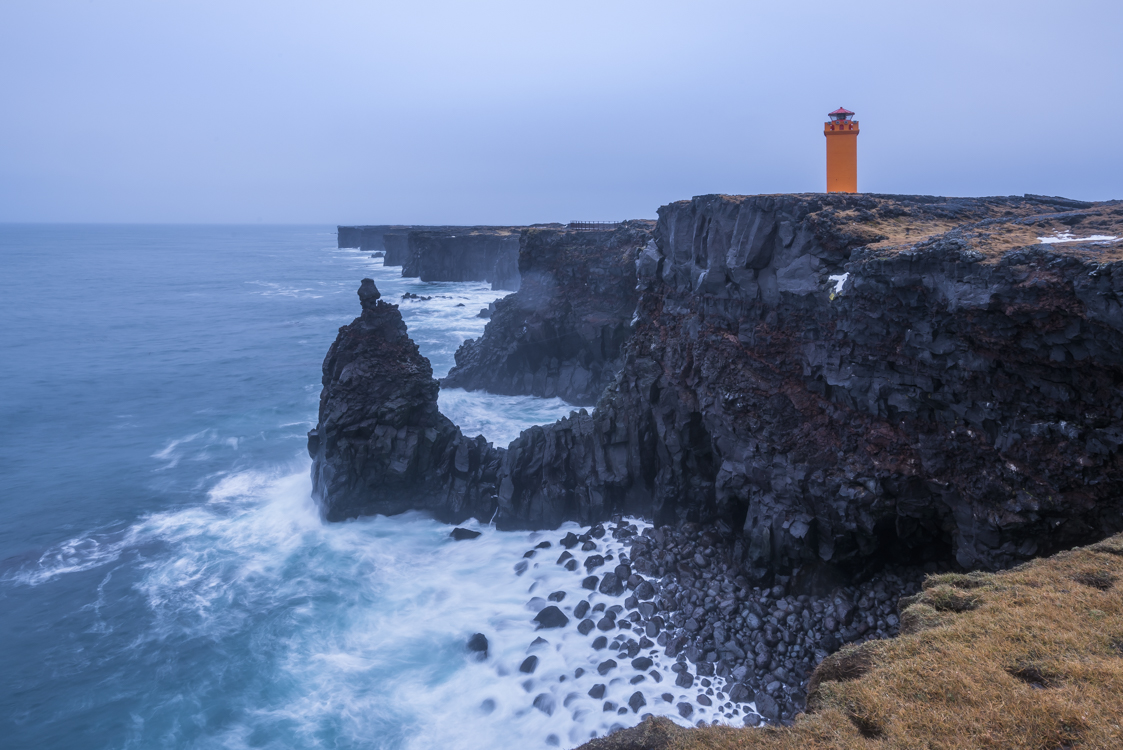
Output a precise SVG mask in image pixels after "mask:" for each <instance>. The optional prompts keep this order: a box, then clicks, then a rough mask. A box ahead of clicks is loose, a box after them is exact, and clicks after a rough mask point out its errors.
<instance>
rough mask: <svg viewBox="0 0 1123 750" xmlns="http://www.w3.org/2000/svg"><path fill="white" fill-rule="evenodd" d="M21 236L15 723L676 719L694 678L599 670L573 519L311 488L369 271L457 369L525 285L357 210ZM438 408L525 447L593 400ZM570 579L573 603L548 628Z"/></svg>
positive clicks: (350, 727)
mask: <svg viewBox="0 0 1123 750" xmlns="http://www.w3.org/2000/svg"><path fill="white" fill-rule="evenodd" d="M0 257H2V259H3V274H0V310H2V313H3V314H2V316H0V320H2V321H3V325H2V326H0V393H2V394H3V399H2V409H3V411H2V414H3V417H4V419H3V433H2V435H0V478H2V481H3V492H2V493H0V513H2V518H3V523H2V524H0V674H2V675H3V682H2V687H0V745H2V746H4V747H20V748H22V747H28V748H30V747H35V748H164V747H168V748H319V747H330V748H386V749H390V748H433V747H442V748H496V747H522V748H534V747H551V746H559V747H572V746H575V745H577V744H580V743H581V742H583V741H585V740H586V739H588V738H589V737H591V736H594V735H598V734H604V733H606V732H607V731H609V730H611V729H612V728H613V727H618V726H627V725H631V724H635V723H637V722H638V721H639V719H640V716H642V715H643V714H645V713H654V714H663V715H669V716H673V717H674V718H676V720H677V719H678V715H677V713H676V711H675V701H677V700H680V699H682V698H684V697H685V696H683V695H680V693H681V691H677V689H675V688H674V687H673V686H672V685H671V684H670V681H662V682H661V683H657V682H656V681H655V680H656V678H657V677H658V675H655V676H652V675H650V674H648V675H647V676H646V677H643V678H642V679H640V680H639V681H638V682H635V683H634V682H633V681H635V680H637V677H638V676H639V675H641V674H643V672H642V671H637V670H635V669H633V668H632V667H631V666H630V665H628V664H627V663H623V662H622V663H621V664H620V665H619V666H618V667H617V668H615V669H613V670H610V671H609V672H608V673H606V674H605V675H604V676H601V675H600V674H598V673H597V666H598V664H601V663H603V662H604V661H605V660H607V659H610V658H613V657H614V656H615V651H614V650H613V649H611V648H609V649H606V650H603V651H599V652H597V651H594V650H593V649H591V648H590V645H589V644H590V642H591V639H592V638H593V637H594V636H596V635H598V634H599V631H594V632H593V634H591V635H590V636H588V637H586V636H581V635H580V634H579V633H577V631H576V630H575V628H574V627H573V625H574V624H575V620H573V619H572V608H573V606H574V605H576V604H577V603H578V602H579V601H580V600H581V599H582V598H587V599H589V600H590V603H592V604H597V603H603V604H607V605H609V606H611V605H613V604H615V603H618V598H614V597H605V596H603V595H600V594H597V593H594V592H589V591H587V590H584V589H582V588H581V586H580V583H581V578H582V576H584V575H585V571H584V570H580V569H579V570H578V571H576V572H570V571H566V570H564V569H563V568H562V567H561V566H560V565H557V564H556V562H555V561H556V558H557V557H558V555H559V554H560V553H561V551H562V550H561V548H560V547H559V546H558V543H557V542H558V539H559V538H560V537H561V536H562V535H563V534H564V533H565V531H567V530H576V526H574V525H572V524H570V525H568V526H566V527H563V528H562V529H561V530H559V531H554V532H544V533H527V532H499V531H496V530H494V529H492V528H489V527H488V526H487V525H486V524H480V523H478V522H474V521H473V522H470V523H469V524H468V525H469V526H470V527H471V528H474V529H477V530H479V531H480V532H482V535H481V536H480V537H479V538H477V539H474V540H470V541H463V542H454V541H453V540H451V539H450V538H449V532H450V529H451V527H449V526H447V525H444V524H440V523H437V522H436V521H433V520H432V519H430V518H427V517H426V516H424V515H422V514H419V513H407V514H404V515H401V516H396V517H391V518H386V517H373V518H365V519H360V520H357V521H353V522H348V523H340V524H325V523H323V522H322V521H321V520H320V518H319V515H318V513H317V510H316V508H315V507H314V505H313V503H312V501H311V499H310V480H309V466H310V461H309V459H308V456H307V453H306V448H305V444H306V437H305V435H306V433H307V431H308V430H309V429H310V428H311V427H312V426H313V425H314V423H315V420H316V409H317V402H318V398H319V393H320V387H321V386H320V374H321V373H320V366H321V363H322V360H323V357H324V354H325V353H326V351H327V348H328V346H329V345H330V343H331V341H332V340H333V338H334V336H335V333H336V329H337V328H338V327H339V326H341V325H344V324H346V323H348V322H350V321H351V320H352V319H353V318H354V317H355V316H356V315H357V314H358V312H359V304H358V298H357V296H356V294H355V291H356V289H357V288H358V282H359V280H360V279H361V278H363V277H364V276H370V277H371V278H373V279H375V282H376V283H377V285H378V287H379V289H380V290H381V292H382V294H383V298H384V299H386V300H389V301H397V302H399V303H400V305H401V310H402V315H403V317H404V319H405V321H406V324H407V325H408V327H409V332H410V335H411V336H412V337H413V339H414V340H415V341H416V342H417V343H418V344H419V346H420V347H421V351H422V353H423V354H425V355H426V356H427V357H429V359H430V360H431V362H432V363H433V368H434V373H435V375H436V376H437V377H440V376H441V375H443V374H445V373H446V372H447V371H448V369H449V368H450V367H451V366H452V364H453V354H454V352H455V351H456V348H457V347H458V346H459V345H460V343H461V342H462V341H464V340H465V339H467V338H470V337H474V336H478V335H479V334H480V333H481V332H482V330H483V327H484V325H485V323H486V321H485V320H483V319H481V318H479V317H478V313H479V311H480V309H481V308H484V307H486V306H487V304H488V303H489V302H491V301H493V300H495V299H497V298H498V297H500V296H502V295H503V294H505V293H504V292H496V291H492V290H491V289H490V288H489V286H488V285H486V284H483V283H423V282H420V281H418V280H416V279H403V278H401V276H400V269H399V268H383V267H382V261H381V260H380V259H376V258H373V257H371V254H370V253H367V252H360V251H357V250H347V249H339V248H336V247H335V233H334V230H333V228H331V227H190V226H187V227H169V226H157V227H153V226H11V225H9V226H0ZM407 292H412V293H414V294H417V295H419V296H426V297H431V299H429V300H413V299H403V298H402V295H404V294H406V293H407ZM440 405H441V408H442V410H443V411H444V412H445V413H446V414H447V415H448V416H449V417H450V418H452V419H453V420H454V421H456V422H457V423H458V424H460V425H461V426H462V427H463V428H464V431H465V433H467V434H469V435H474V434H483V435H484V436H485V437H487V438H488V439H489V440H493V441H495V442H497V443H498V444H504V445H505V444H506V443H508V442H509V441H510V440H511V439H513V438H514V437H516V436H517V435H518V433H519V431H520V430H522V429H525V428H526V427H528V426H530V425H533V424H539V423H548V422H552V421H554V420H555V419H558V418H559V417H562V416H565V415H566V414H568V413H569V412H570V411H571V409H572V407H570V406H569V405H567V404H565V403H564V402H562V401H560V400H557V399H549V400H547V399H536V398H530V397H506V396H494V395H489V394H483V393H478V392H477V393H466V392H464V391H461V390H451V391H442V393H441V397H440ZM637 523H639V524H641V525H642V521H637ZM546 541H548V542H550V543H551V546H550V548H549V549H537V550H536V551H535V553H534V555H533V556H532V557H530V558H526V557H524V554H525V553H527V552H528V551H529V550H532V549H535V547H536V546H537V545H540V544H541V543H542V542H546ZM600 542H601V543H600V545H599V548H598V552H600V553H602V554H612V555H614V556H615V557H617V558H618V557H619V555H620V554H621V553H622V552H625V551H626V550H625V548H624V547H623V546H622V545H621V544H619V543H617V542H614V541H613V540H612V539H611V537H610V536H606V537H605V538H604V539H602V540H600ZM612 564H613V563H611V562H610V563H609V566H611V565H612ZM598 572H603V571H598ZM555 592H561V593H564V598H562V599H561V601H559V602H557V603H556V604H557V606H559V607H561V608H562V609H563V611H565V612H566V613H567V615H568V616H569V617H570V618H571V622H570V625H569V627H567V628H562V629H557V630H541V631H536V623H535V622H534V621H533V618H534V616H535V614H536V613H537V612H538V611H539V610H540V609H541V608H542V607H543V606H545V605H546V604H547V602H546V597H547V596H548V595H549V594H551V593H555ZM557 597H558V594H556V593H555V598H557ZM477 632H479V633H483V634H485V635H486V637H487V638H488V641H489V644H490V648H489V654H488V657H487V658H486V659H484V660H478V659H476V658H474V657H473V655H472V654H470V653H469V652H468V651H467V649H466V648H465V643H466V641H467V639H468V638H469V637H470V636H471V635H472V634H473V633H477ZM539 637H541V638H543V640H544V641H546V643H542V642H538V643H537V644H535V640H536V639H537V638H539ZM531 654H533V655H536V656H538V657H539V663H538V666H537V668H536V669H535V670H534V672H533V673H525V672H520V671H519V667H520V666H521V665H522V664H523V662H524V661H525V659H526V658H527V656H528V655H531ZM645 654H646V652H645ZM651 654H652V658H653V659H654V661H655V667H656V671H659V670H662V672H663V673H665V674H668V675H670V676H671V677H673V674H672V673H670V672H669V671H666V669H667V667H668V666H669V662H667V663H664V660H663V659H662V658H661V656H660V655H659V653H658V652H656V651H655V650H652V652H651ZM579 670H584V674H583V675H581V676H580V677H577V676H576V675H577V674H578V671H579ZM596 684H604V685H605V686H606V688H605V696H604V697H603V698H601V699H594V698H592V697H591V696H590V695H589V694H588V693H589V690H590V689H591V688H592V687H593V685H596ZM636 692H640V693H641V694H642V695H643V696H644V700H645V705H644V706H643V707H641V708H639V709H638V710H632V709H630V708H627V701H628V699H629V697H631V696H633V695H634V694H635V693H636ZM664 695H666V696H668V697H669V696H673V700H671V701H670V702H668V701H667V700H666V699H665V698H664V697H663V696H664ZM606 702H608V703H609V704H612V707H611V708H609V709H608V710H606V705H605V704H606ZM692 718H693V719H695V720H696V719H698V718H706V716H705V710H704V709H702V710H701V712H700V713H698V714H695V715H694V716H693V717H692Z"/></svg>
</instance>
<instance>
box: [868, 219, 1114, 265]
mask: <svg viewBox="0 0 1123 750" xmlns="http://www.w3.org/2000/svg"><path fill="white" fill-rule="evenodd" d="M1051 212H1052V213H1057V212H1058V211H1051V210H1050V209H1048V208H1045V207H1041V206H1033V205H1029V206H1025V207H1023V208H1021V209H1019V210H1004V211H1003V212H1002V214H998V213H997V212H993V213H992V215H991V216H990V217H989V218H992V219H997V220H998V223H993V224H991V225H989V226H986V227H975V228H964V224H965V223H969V222H961V221H955V220H948V219H938V220H928V221H924V220H917V219H915V218H912V217H898V218H894V219H888V220H879V221H874V222H866V223H864V224H862V226H864V227H865V228H866V229H867V230H870V231H873V232H877V233H878V234H880V235H882V236H884V237H885V239H883V240H880V241H878V242H875V243H872V244H871V245H869V247H871V248H873V249H877V250H888V251H902V250H908V249H911V248H912V247H915V246H916V245H917V244H919V243H922V242H924V241H926V240H929V239H932V238H934V237H937V236H938V235H941V234H945V233H947V232H950V231H952V230H956V229H961V228H962V229H963V231H962V232H961V233H960V237H959V238H960V239H963V240H965V241H966V242H967V245H968V247H969V248H970V249H971V250H976V251H978V252H980V253H982V254H983V255H984V256H985V257H986V258H987V259H988V260H991V261H993V260H997V259H998V258H1000V257H1002V256H1003V255H1004V254H1005V253H1007V252H1009V251H1011V250H1017V249H1019V248H1023V247H1029V246H1032V245H1037V244H1039V243H1040V242H1041V240H1040V239H1039V238H1041V237H1051V236H1055V235H1063V234H1064V233H1065V232H1069V233H1071V234H1072V235H1073V236H1075V237H1090V236H1093V235H1106V236H1114V237H1123V207H1120V206H1118V205H1106V204H1100V205H1097V206H1094V207H1093V208H1090V209H1084V210H1081V211H1069V212H1067V213H1080V214H1083V218H1081V219H1080V220H1079V221H1076V222H1073V223H1066V222H1063V221H1058V220H1043V221H1040V222H1039V223H1036V224H1032V225H1027V224H1019V223H1017V220H1018V219H1024V218H1030V217H1034V216H1040V215H1042V214H1048V213H1051ZM979 218H983V217H982V216H981V215H980V217H979ZM977 220H978V219H976V221H977ZM1069 221H1072V220H1071V219H1070V220H1069ZM854 226H855V227H856V226H858V225H857V224H855V225H854ZM1050 249H1051V250H1052V251H1053V252H1055V253H1058V254H1062V255H1074V256H1078V257H1083V258H1087V259H1089V260H1094V261H1097V262H1101V263H1106V262H1112V261H1117V260H1123V241H1119V242H1111V243H1107V244H1095V243H1079V242H1072V243H1069V242H1064V243H1058V244H1054V245H1051V246H1050Z"/></svg>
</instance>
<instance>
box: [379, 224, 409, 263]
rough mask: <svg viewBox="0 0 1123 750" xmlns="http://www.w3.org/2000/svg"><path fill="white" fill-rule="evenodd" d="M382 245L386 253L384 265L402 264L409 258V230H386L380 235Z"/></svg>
mask: <svg viewBox="0 0 1123 750" xmlns="http://www.w3.org/2000/svg"><path fill="white" fill-rule="evenodd" d="M382 246H383V247H384V248H385V249H386V255H385V257H384V258H383V260H382V265H384V266H404V265H405V263H406V261H407V260H408V259H409V232H387V233H385V234H384V235H382Z"/></svg>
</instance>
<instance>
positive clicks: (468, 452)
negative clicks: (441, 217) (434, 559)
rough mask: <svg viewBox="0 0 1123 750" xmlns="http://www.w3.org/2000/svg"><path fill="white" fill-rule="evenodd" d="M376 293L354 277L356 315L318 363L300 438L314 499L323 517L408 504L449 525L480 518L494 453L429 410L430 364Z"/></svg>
mask: <svg viewBox="0 0 1123 750" xmlns="http://www.w3.org/2000/svg"><path fill="white" fill-rule="evenodd" d="M379 296H380V295H379V294H378V290H377V289H376V288H375V285H374V282H373V281H371V280H370V279H363V282H362V286H361V287H360V289H359V299H360V302H361V304H362V308H363V312H362V315H361V316H360V317H358V318H356V319H355V321H354V322H352V323H351V324H350V325H347V326H344V327H343V328H341V329H339V337H338V338H337V339H336V341H335V343H334V344H332V346H331V348H330V349H329V350H328V354H327V357H326V358H325V359H324V368H323V371H324V376H323V385H324V389H323V392H322V393H321V395H320V416H319V422H318V423H317V425H316V429H314V430H312V431H311V432H309V434H308V452H309V453H310V454H311V456H312V458H313V462H312V494H313V497H315V499H316V500H317V502H318V504H319V506H320V510H321V512H322V513H323V515H324V517H325V518H327V519H328V520H330V521H339V520H343V519H345V518H352V517H354V516H360V515H369V514H373V513H384V514H387V515H390V514H394V513H401V512H403V511H406V510H411V509H426V510H429V511H431V512H432V513H433V514H434V515H435V516H437V517H438V518H440V519H442V520H446V521H451V522H453V523H455V522H457V521H461V520H463V519H465V518H467V517H469V516H472V515H476V516H477V517H480V518H482V517H484V516H485V515H486V513H487V507H488V506H493V505H494V501H493V500H492V497H493V493H494V484H493V483H488V482H487V481H486V479H484V480H483V486H482V487H481V477H485V476H486V475H487V473H488V471H489V470H490V471H492V472H494V470H495V469H496V468H498V463H499V456H498V454H497V453H496V452H495V450H494V449H492V448H491V446H490V445H489V444H488V443H487V442H486V441H484V439H483V438H482V437H481V438H477V439H475V440H469V439H467V438H465V437H464V436H463V435H461V434H460V430H459V428H457V427H456V425H454V424H453V423H452V422H450V421H449V420H448V418H446V417H445V416H444V415H442V414H441V413H440V411H439V410H438V409H437V390H438V385H437V381H436V380H434V379H433V370H432V368H431V367H430V365H429V361H428V360H427V359H425V358H424V357H423V356H421V354H420V352H418V350H417V345H416V344H414V343H413V341H411V340H410V338H409V336H408V335H407V333H406V326H405V323H403V322H402V316H401V313H400V312H398V307H397V305H391V304H387V303H386V302H383V301H382V300H381V299H379ZM483 462H488V466H484V465H483Z"/></svg>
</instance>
